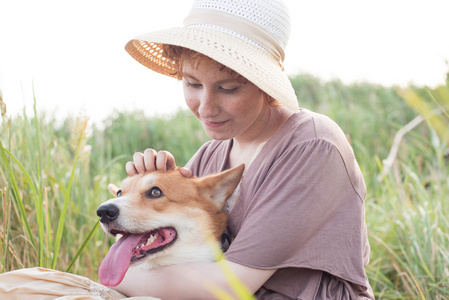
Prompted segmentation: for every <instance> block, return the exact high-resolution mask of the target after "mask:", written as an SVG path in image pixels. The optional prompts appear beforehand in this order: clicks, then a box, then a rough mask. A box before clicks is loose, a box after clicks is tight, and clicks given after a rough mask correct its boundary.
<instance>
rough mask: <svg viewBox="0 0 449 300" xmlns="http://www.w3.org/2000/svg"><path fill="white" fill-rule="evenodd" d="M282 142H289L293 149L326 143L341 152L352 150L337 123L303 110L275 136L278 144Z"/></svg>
mask: <svg viewBox="0 0 449 300" xmlns="http://www.w3.org/2000/svg"><path fill="white" fill-rule="evenodd" d="M282 140H284V141H285V140H287V141H288V143H289V144H290V146H292V147H297V146H298V145H301V144H306V143H307V144H311V143H312V144H313V143H316V144H322V143H323V142H325V143H328V144H331V145H333V146H335V147H336V148H337V149H339V150H340V151H347V150H351V149H352V148H351V146H350V144H349V139H348V138H347V136H346V135H345V133H344V132H343V130H342V129H341V128H340V126H339V125H338V124H337V123H335V122H334V121H333V120H332V119H331V118H330V117H328V116H326V115H323V114H320V113H317V112H313V111H310V110H307V109H301V110H300V111H299V112H297V113H295V114H294V115H292V116H291V117H290V118H289V119H288V120H287V121H286V122H285V123H284V126H283V127H281V129H280V130H279V132H278V134H276V135H275V136H274V141H275V142H276V143H277V144H279V142H281V141H282Z"/></svg>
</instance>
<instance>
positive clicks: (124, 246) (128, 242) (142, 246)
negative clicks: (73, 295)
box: [99, 227, 177, 286]
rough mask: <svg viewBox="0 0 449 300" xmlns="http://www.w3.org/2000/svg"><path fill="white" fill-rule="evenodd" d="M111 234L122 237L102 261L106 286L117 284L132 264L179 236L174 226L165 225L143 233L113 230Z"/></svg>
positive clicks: (100, 275) (102, 271) (101, 278)
mask: <svg viewBox="0 0 449 300" xmlns="http://www.w3.org/2000/svg"><path fill="white" fill-rule="evenodd" d="M111 234H113V235H117V234H121V235H122V237H121V238H120V239H119V240H118V241H117V242H116V243H115V244H114V245H112V247H111V249H109V252H108V254H107V255H106V257H105V259H104V260H103V262H102V263H101V266H100V270H99V278H100V281H101V283H102V284H104V285H106V286H116V285H118V284H119V283H120V282H121V281H122V280H123V277H125V274H126V271H128V268H129V266H130V264H133V263H136V262H138V261H140V260H142V259H143V258H145V257H147V256H148V255H150V254H153V253H156V252H158V251H161V250H163V249H165V248H167V247H168V246H170V245H172V244H173V243H174V242H175V240H176V237H177V232H176V230H175V229H174V228H173V227H164V228H158V229H155V230H152V231H150V232H146V233H142V234H131V233H127V232H122V231H117V230H111Z"/></svg>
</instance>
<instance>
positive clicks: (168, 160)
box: [156, 151, 176, 172]
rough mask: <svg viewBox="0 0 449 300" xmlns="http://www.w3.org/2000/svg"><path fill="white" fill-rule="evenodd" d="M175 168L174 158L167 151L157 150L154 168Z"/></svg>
mask: <svg viewBox="0 0 449 300" xmlns="http://www.w3.org/2000/svg"><path fill="white" fill-rule="evenodd" d="M175 168H176V163H175V158H174V157H173V155H172V154H171V153H170V152H168V151H159V152H158V153H157V157H156V170H162V171H164V172H165V171H167V170H174V169H175Z"/></svg>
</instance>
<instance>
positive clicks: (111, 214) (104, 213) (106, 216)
mask: <svg viewBox="0 0 449 300" xmlns="http://www.w3.org/2000/svg"><path fill="white" fill-rule="evenodd" d="M119 214H120V210H119V208H118V207H117V206H116V205H114V204H104V205H101V206H100V207H99V208H98V209H97V216H99V217H100V222H101V223H103V224H109V223H110V222H113V221H114V220H116V219H117V218H118V215H119Z"/></svg>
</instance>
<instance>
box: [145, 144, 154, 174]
mask: <svg viewBox="0 0 449 300" xmlns="http://www.w3.org/2000/svg"><path fill="white" fill-rule="evenodd" d="M156 157H157V152H156V150H154V149H149V148H148V149H145V151H144V152H143V158H144V163H145V164H144V165H145V170H146V171H149V172H153V171H155V170H156V169H157V168H156Z"/></svg>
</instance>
